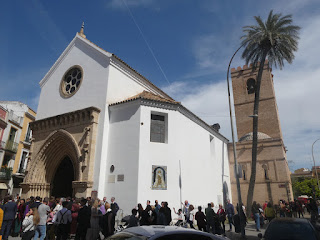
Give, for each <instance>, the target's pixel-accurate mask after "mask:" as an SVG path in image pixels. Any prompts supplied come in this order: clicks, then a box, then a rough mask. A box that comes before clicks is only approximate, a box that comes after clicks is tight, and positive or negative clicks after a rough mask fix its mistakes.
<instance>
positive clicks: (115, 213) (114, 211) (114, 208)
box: [106, 197, 120, 217]
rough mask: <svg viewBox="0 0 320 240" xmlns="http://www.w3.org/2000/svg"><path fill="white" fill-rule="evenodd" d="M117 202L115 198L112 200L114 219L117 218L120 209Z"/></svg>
mask: <svg viewBox="0 0 320 240" xmlns="http://www.w3.org/2000/svg"><path fill="white" fill-rule="evenodd" d="M115 200H116V199H115V197H112V198H111V206H110V207H111V210H112V213H113V215H114V217H116V215H117V212H118V211H119V209H120V208H119V205H118V203H116V202H115ZM106 211H107V209H106Z"/></svg>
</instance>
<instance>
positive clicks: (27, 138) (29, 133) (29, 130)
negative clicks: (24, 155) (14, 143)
mask: <svg viewBox="0 0 320 240" xmlns="http://www.w3.org/2000/svg"><path fill="white" fill-rule="evenodd" d="M30 138H31V129H30V125H29V126H28V130H27V133H26V138H25V140H24V141H25V142H30V140H31V139H30Z"/></svg>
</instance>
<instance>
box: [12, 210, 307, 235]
mask: <svg viewBox="0 0 320 240" xmlns="http://www.w3.org/2000/svg"><path fill="white" fill-rule="evenodd" d="M306 218H308V216H306ZM266 227H267V224H265V225H264V226H263V228H261V229H260V231H261V233H262V235H263V234H264V232H265V229H266ZM227 230H229V225H228V224H226V235H227V237H228V238H229V239H231V240H238V239H239V240H240V239H242V238H241V235H240V233H235V232H233V231H232V232H227ZM233 230H234V228H233ZM259 233H260V232H257V230H256V227H255V222H254V221H249V223H247V226H246V237H245V239H247V240H258V239H259V238H258V234H259ZM9 240H21V238H20V237H9Z"/></svg>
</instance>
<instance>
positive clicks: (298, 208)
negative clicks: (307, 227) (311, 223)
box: [296, 200, 303, 218]
mask: <svg viewBox="0 0 320 240" xmlns="http://www.w3.org/2000/svg"><path fill="white" fill-rule="evenodd" d="M296 205H297V212H298V216H299V218H300V215H301V216H302V217H303V208H302V204H301V202H300V201H298V200H296Z"/></svg>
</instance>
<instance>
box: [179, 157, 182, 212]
mask: <svg viewBox="0 0 320 240" xmlns="http://www.w3.org/2000/svg"><path fill="white" fill-rule="evenodd" d="M181 188H182V180H181V161H180V160H179V189H180V206H181V209H182V191H181Z"/></svg>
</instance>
